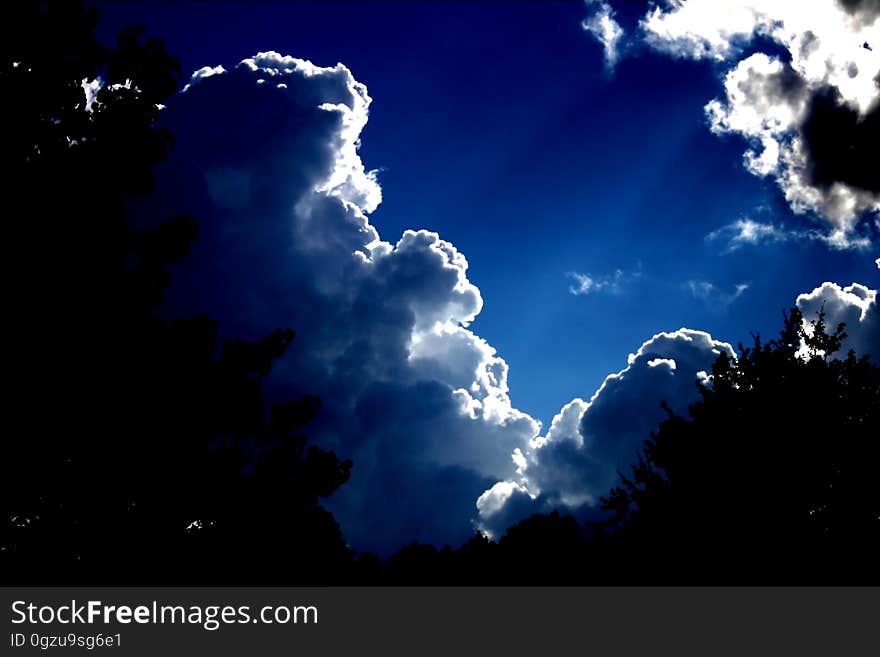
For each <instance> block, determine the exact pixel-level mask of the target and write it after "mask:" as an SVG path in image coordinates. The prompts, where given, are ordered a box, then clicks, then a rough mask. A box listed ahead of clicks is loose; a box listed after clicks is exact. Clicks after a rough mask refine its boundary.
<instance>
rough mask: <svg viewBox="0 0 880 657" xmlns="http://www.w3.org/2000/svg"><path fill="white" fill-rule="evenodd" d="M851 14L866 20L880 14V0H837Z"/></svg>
mask: <svg viewBox="0 0 880 657" xmlns="http://www.w3.org/2000/svg"><path fill="white" fill-rule="evenodd" d="M837 2H839V3H840V5H841V6H842V7H843V8H844V9H845V10H846V11H847V13H849V14H853V15H856V16H858V17H859V18H862V19H864V20H866V21H868V20H872V19H874V18H876V17H877V16H880V0H837Z"/></svg>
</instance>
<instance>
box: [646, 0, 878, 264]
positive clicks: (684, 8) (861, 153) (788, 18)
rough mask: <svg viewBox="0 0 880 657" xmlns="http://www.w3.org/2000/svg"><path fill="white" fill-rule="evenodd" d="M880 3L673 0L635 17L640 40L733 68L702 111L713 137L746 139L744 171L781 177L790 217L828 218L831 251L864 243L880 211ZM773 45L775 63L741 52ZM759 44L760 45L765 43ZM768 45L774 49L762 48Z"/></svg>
mask: <svg viewBox="0 0 880 657" xmlns="http://www.w3.org/2000/svg"><path fill="white" fill-rule="evenodd" d="M876 7H877V4H876V2H847V1H841V2H838V1H835V0H822V1H819V0H817V1H816V2H809V3H794V2H789V1H788V0H763V1H761V2H758V1H757V0H711V1H710V0H686V1H685V0H674V1H672V2H669V3H666V4H665V5H660V4H657V5H653V6H652V7H651V8H650V9H649V10H648V12H647V13H646V14H645V16H644V17H643V18H642V20H641V22H640V31H641V34H642V36H643V39H644V41H645V43H647V44H648V45H649V46H650V47H652V48H654V49H655V50H658V51H660V52H663V53H666V54H668V55H670V56H673V57H676V58H688V59H709V60H713V61H715V62H718V63H720V64H722V65H727V64H730V63H734V66H733V67H732V68H730V69H728V70H727V72H726V74H725V76H724V80H723V86H724V93H723V95H722V97H721V98H717V99H715V100H712V101H710V102H709V103H708V104H707V105H706V108H705V109H706V115H707V117H708V120H709V125H710V128H711V130H712V131H713V132H715V133H716V134H736V135H739V136H741V137H743V138H744V139H745V140H746V142H747V143H748V148H747V150H746V152H745V153H744V156H743V161H744V165H745V167H746V168H747V169H748V170H749V171H750V172H751V173H753V174H754V175H757V176H762V177H769V178H772V179H773V180H775V182H776V183H777V185H778V186H779V188H780V189H781V191H782V193H783V195H784V196H785V199H786V200H787V202H788V204H789V205H790V207H791V208H792V210H793V211H794V212H795V213H798V214H807V215H808V216H815V217H817V218H818V219H819V220H820V221H821V224H820V225H821V226H822V233H824V237H823V239H824V241H825V242H826V243H828V244H829V245H830V246H832V247H835V248H853V247H864V246H865V245H866V244H867V243H868V241H867V239H866V238H865V236H864V235H860V234H859V224H860V222H861V220H862V219H863V218H864V217H865V216H866V214H871V213H876V212H877V211H880V174H878V169H877V167H876V165H875V159H876V155H875V154H876V153H877V152H878V150H880V137H878V123H880V22H878V21H880V12H878V11H877V8H876ZM757 39H762V40H763V42H765V43H767V42H772V43H774V44H775V46H777V47H779V48H781V49H783V50H784V51H785V56H779V54H777V53H776V52H772V50H776V48H775V47H774V48H773V49H771V52H770V53H767V52H763V51H760V52H754V53H752V54H750V55H748V56H745V49H746V48H747V47H749V46H751V45H753V44H755V43H756V40H757ZM759 47H760V46H759ZM762 50H767V48H762Z"/></svg>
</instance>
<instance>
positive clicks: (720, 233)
mask: <svg viewBox="0 0 880 657" xmlns="http://www.w3.org/2000/svg"><path fill="white" fill-rule="evenodd" d="M790 236H791V233H789V232H786V231H785V230H784V229H783V228H781V227H780V226H776V225H774V224H769V223H763V222H760V221H755V220H753V219H748V218H746V219H737V220H736V221H734V222H733V223H730V224H727V225H726V226H722V227H721V228H719V229H717V230H713V231H712V232H711V233H709V234H708V235H706V239H707V240H709V241H715V240H722V241H725V242H726V243H727V246H726V249H725V253H731V252H733V251H736V250H738V249H740V248H742V247H743V246H746V245H750V246H757V245H759V244H767V243H773V242H784V241H787V240H788V239H790Z"/></svg>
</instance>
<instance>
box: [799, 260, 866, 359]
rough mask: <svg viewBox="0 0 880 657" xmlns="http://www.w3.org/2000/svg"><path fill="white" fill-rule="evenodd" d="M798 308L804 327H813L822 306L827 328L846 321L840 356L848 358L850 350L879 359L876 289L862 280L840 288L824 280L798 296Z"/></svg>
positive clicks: (808, 329)
mask: <svg viewBox="0 0 880 657" xmlns="http://www.w3.org/2000/svg"><path fill="white" fill-rule="evenodd" d="M878 267H880V265H878ZM796 303H797V307H798V309H799V310H800V311H801V312H802V313H803V315H804V327H805V328H806V329H807V331H810V330H811V326H810V321H811V320H813V319H815V318H816V314H817V313H818V312H819V310H820V309H823V308H824V310H825V324H826V326H827V330H829V331H833V330H834V329H835V328H837V325H838V324H840V323H841V322H845V323H846V333H847V339H846V340H845V341H844V343H843V345H842V347H841V350H840V352H839V354H838V355H839V356H843V357H845V356H846V354H847V352H848V351H849V350H850V349H853V350H854V351H855V352H856V355H858V356H864V355H870V356H871V357H872V358H873V359H874V360H876V361H878V362H880V312H878V310H877V290H872V289H870V288H868V287H866V286H865V285H861V284H860V283H853V284H852V285H848V286H846V287H843V288H842V287H840V286H839V285H837V284H836V283H830V282H825V283H822V285H820V286H819V287H817V288H816V289H814V290H813V291H812V292H807V293H805V294H801V295H799V296H798V298H797V301H796Z"/></svg>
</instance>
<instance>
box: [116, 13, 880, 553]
mask: <svg viewBox="0 0 880 657" xmlns="http://www.w3.org/2000/svg"><path fill="white" fill-rule="evenodd" d="M611 4H612V6H613V7H614V10H615V11H616V13H615V14H613V16H614V18H615V20H616V21H617V22H618V23H619V24H620V25H621V26H622V28H623V29H624V30H625V33H626V37H625V39H624V41H623V42H622V46H621V49H622V52H623V54H622V56H621V58H620V61H619V62H617V64H616V66H615V67H614V68H613V70H611V69H610V68H609V67H608V66H606V63H605V61H604V58H603V49H602V45H601V44H600V43H599V42H598V40H597V39H595V38H593V36H592V35H591V34H589V33H588V32H587V31H585V30H584V29H583V27H582V25H581V23H582V21H583V20H584V19H585V18H587V17H588V16H590V15H593V13H594V12H595V11H596V10H597V7H601V6H604V3H592V4H590V3H587V4H584V3H581V2H510V3H502V2H479V3H478V2H473V3H470V2H452V3H435V2H411V3H404V2H386V3H354V2H351V3H333V2H320V3H319V2H313V3H283V4H275V3H268V2H267V3H231V2H230V3H181V4H176V3H173V4H172V3H107V4H100V5H99V7H100V9H101V12H102V22H101V25H100V28H99V33H100V34H101V35H102V36H103V37H104V38H105V39H108V40H109V39H110V38H111V35H113V34H115V33H116V32H118V30H119V28H121V27H122V26H124V25H126V24H131V23H143V24H145V25H146V27H147V32H148V34H150V35H155V36H158V37H160V38H162V39H163V40H164V41H165V43H166V46H167V48H168V50H169V52H170V53H172V54H173V55H174V56H176V57H178V58H179V59H180V60H181V62H182V68H183V71H184V77H185V78H188V75H189V72H191V71H194V70H196V69H198V68H200V67H202V66H215V65H218V64H222V65H223V66H224V67H226V68H227V69H231V68H232V67H234V66H235V64H236V63H237V62H239V61H241V60H243V59H245V58H247V57H251V56H253V55H254V54H255V53H257V52H260V51H269V50H273V51H277V52H278V53H281V54H282V55H292V56H294V57H297V58H302V59H306V60H310V61H311V62H313V63H314V64H316V65H317V66H320V67H331V66H333V65H335V64H336V63H337V62H342V63H344V65H345V66H346V67H347V68H348V69H349V70H350V71H351V73H352V75H353V76H354V78H355V79H357V80H358V81H359V82H362V83H363V84H365V85H366V86H367V88H368V90H369V95H370V96H371V97H372V104H371V106H370V108H369V122H368V123H367V124H366V126H365V128H364V129H363V131H362V132H361V134H360V140H361V147H360V151H359V154H360V157H361V159H362V161H363V165H364V167H365V168H366V169H367V170H372V169H378V170H379V173H378V182H379V184H380V185H381V192H382V203H381V205H379V206H378V208H376V209H375V210H374V211H372V212H370V213H369V222H370V224H371V225H372V226H374V227H375V228H376V230H377V231H378V233H379V234H380V235H381V237H382V239H384V240H388V241H390V242H392V243H393V242H395V241H396V240H397V239H398V238H399V236H400V235H401V234H402V233H403V231H404V230H406V229H428V230H430V231H436V232H437V233H439V235H440V237H441V238H443V239H444V240H447V241H448V242H451V243H452V244H454V246H455V248H457V249H458V251H459V252H460V253H462V254H464V256H465V257H466V258H467V261H468V264H469V269H468V271H467V279H468V280H469V281H470V283H472V284H473V285H475V286H476V287H478V288H479V291H480V293H481V296H482V299H483V302H484V305H483V307H482V311H481V312H480V313H479V315H478V317H477V318H476V320H475V321H474V322H473V323H472V324H471V325H470V327H469V328H470V329H471V330H472V331H473V332H474V333H475V334H476V335H478V336H480V337H481V338H483V339H484V340H485V341H487V342H488V343H489V344H490V345H492V346H493V347H494V348H495V349H496V350H497V353H498V355H499V356H500V357H502V358H503V359H504V360H505V361H506V363H507V365H508V366H509V378H508V383H509V386H510V400H511V401H512V404H513V406H514V407H515V408H516V409H519V410H520V411H522V412H524V413H526V414H528V415H530V416H531V417H532V418H535V419H537V420H540V421H541V422H542V423H543V425H544V432H546V430H547V429H548V428H549V426H550V421H551V420H552V419H553V417H554V415H555V414H557V413H558V412H559V411H560V408H561V407H562V406H563V405H564V404H567V403H568V402H569V401H570V400H572V399H574V398H582V399H586V400H589V399H590V397H591V395H592V394H593V393H594V392H595V391H596V390H597V389H598V388H599V386H600V385H601V384H602V382H603V380H605V377H606V376H607V375H609V374H610V373H614V372H617V371H619V370H621V369H623V368H624V367H626V366H627V355H628V354H629V353H631V352H635V351H636V350H637V349H639V346H640V345H642V344H643V343H645V342H646V341H648V340H649V339H651V337H652V336H653V335H654V334H656V333H658V332H660V331H675V330H676V329H679V328H680V327H688V328H690V329H698V330H701V331H706V332H708V333H709V334H711V336H712V337H713V338H714V339H716V340H719V341H727V342H731V343H732V344H734V345H735V344H736V343H737V342H738V341H746V342H747V341H748V340H749V339H750V338H749V336H750V333H751V332H760V333H761V334H762V335H772V334H774V333H775V332H776V331H777V330H778V328H779V327H780V325H781V312H782V310H783V309H785V308H789V307H791V306H792V305H793V304H794V303H795V299H796V297H797V296H798V295H799V294H801V293H805V292H810V291H811V290H814V288H817V287H818V286H820V285H821V284H822V283H823V282H826V281H829V282H835V283H838V284H839V285H841V286H845V285H849V284H850V283H853V282H859V283H862V284H864V285H866V286H868V287H869V288H876V287H877V282H878V270H877V265H875V264H874V259H875V258H877V256H878V250H880V249H878V247H877V239H876V233H877V228H876V227H872V225H871V221H873V217H874V216H876V213H875V214H874V215H872V214H871V212H866V213H863V214H864V216H862V217H861V220H860V223H858V224H857V230H858V232H857V233H853V235H856V234H858V235H867V236H868V240H869V244H867V245H863V246H862V247H861V248H847V249H839V248H832V247H830V246H829V245H828V244H826V243H825V242H823V241H821V240H818V239H807V238H803V237H801V238H798V237H796V236H797V235H803V234H804V233H805V232H806V231H809V230H819V231H821V230H824V228H826V227H827V226H826V225H825V224H824V223H823V218H822V216H821V213H816V212H812V213H810V212H808V213H806V214H795V213H794V212H792V209H791V208H790V207H789V203H788V202H787V201H786V199H785V198H784V196H783V192H782V191H781V189H780V186H779V185H778V184H777V182H776V181H775V180H774V178H773V177H772V176H769V177H759V176H756V175H753V174H752V173H751V172H749V171H748V170H747V169H746V167H745V166H744V164H743V152H744V151H745V150H746V148H747V141H746V139H744V137H743V136H742V134H736V133H735V132H731V133H730V134H724V135H718V134H713V132H712V131H711V130H710V126H709V120H708V119H707V115H706V111H705V110H704V106H705V105H706V104H707V103H708V102H709V101H711V100H712V99H715V98H723V97H724V87H723V81H724V76H725V75H726V74H727V73H728V72H729V71H731V70H732V68H733V67H734V66H735V65H736V64H737V62H738V61H742V60H743V59H745V58H746V57H747V56H748V55H749V54H751V53H756V52H766V53H769V54H771V55H773V56H776V57H779V58H780V59H781V60H782V61H786V57H790V56H787V55H786V48H785V47H784V44H780V43H779V41H778V40H776V41H774V40H773V39H772V38H767V35H766V34H763V36H761V37H760V38H755V39H753V40H752V41H750V42H748V43H746V44H744V45H743V47H742V49H741V50H740V51H739V52H737V53H736V55H732V56H730V57H724V58H721V59H719V58H714V57H706V58H701V59H695V58H694V57H690V56H687V54H686V53H684V52H683V51H682V52H679V53H673V54H670V52H668V51H664V50H663V49H662V48H657V47H649V46H647V45H645V44H644V43H641V42H640V39H639V32H638V26H637V23H638V21H639V19H640V18H641V17H642V16H643V15H644V14H645V11H646V10H647V6H646V5H645V4H643V3H617V4H615V3H613V2H612V3H611ZM617 5H620V6H617ZM866 16H867V18H865V22H866V24H867V23H868V22H869V21H870V20H871V15H870V14H866ZM874 18H876V16H874ZM756 20H757V19H756ZM874 25H875V26H876V22H875V23H874ZM878 45H880V44H878ZM810 84H812V83H810ZM173 110H174V108H173V107H172V111H173ZM205 120H206V121H208V122H210V121H211V120H212V119H211V117H210V116H207V117H205ZM218 121H219V119H218ZM197 218H198V217H197ZM746 220H751V221H753V222H755V223H756V224H761V225H763V226H765V227H766V226H774V227H777V228H779V229H780V231H782V232H781V233H780V234H783V233H784V234H785V235H786V237H784V238H780V239H778V240H775V241H774V240H767V241H765V242H764V243H760V244H744V245H742V246H740V247H739V248H735V249H731V248H730V247H729V240H728V239H727V238H729V234H720V235H719V236H717V237H715V238H714V239H713V238H710V237H708V236H709V235H710V234H712V233H713V232H715V231H722V230H723V229H724V227H725V226H729V225H731V224H733V223H734V222H737V221H740V222H742V221H746ZM870 240H873V242H870ZM575 274H579V275H580V278H578V277H577V276H575ZM585 277H589V279H590V280H591V281H592V283H587V284H586V285H585V286H584V284H583V283H584V281H586V280H587V279H586V278H585ZM579 285H581V286H582V288H583V289H582V290H581V291H584V292H586V293H583V294H575V293H573V290H574V291H577V290H578V286H579ZM294 328H297V326H294ZM695 362H696V361H695ZM651 367H652V368H654V369H657V367H656V366H651ZM648 369H651V368H648ZM701 369H705V368H704V367H702V366H701ZM679 370H680V367H679ZM645 371H648V370H647V369H646V370H645ZM630 378H632V377H630ZM383 381H384V379H383ZM687 385H688V386H691V382H690V381H688V382H687ZM691 387H692V386H691ZM670 394H671V393H670ZM654 402H655V406H656V400H654ZM652 413H653V411H652ZM652 417H653V416H652ZM584 426H585V425H584ZM641 429H642V427H641V425H640V430H641ZM645 437H647V436H645ZM342 444H344V441H343V443H342ZM523 449H524V450H525V449H526V448H525V447H524V448H523ZM548 454H549V452H548ZM527 456H528V454H527ZM365 458H366V457H364V456H362V457H361V460H362V461H363V460H364V459H365ZM528 458H531V457H530V456H528ZM539 460H540V459H539ZM544 462H545V463H546V458H545V460H544ZM355 463H356V467H357V463H358V460H357V458H356V459H355ZM444 464H445V462H444ZM444 467H445V465H444ZM455 467H464V466H461V464H460V463H456V464H455ZM536 467H537V466H534V467H533V470H534V469H535V468H536ZM520 474H521V473H520ZM482 475H483V476H484V478H485V477H488V478H489V479H492V478H493V477H494V478H495V479H499V478H501V479H504V480H505V481H511V482H512V481H515V479H513V478H511V477H512V476H513V475H511V476H510V477H507V478H504V477H500V475H493V474H487V472H483V473H482ZM534 481H537V479H534ZM534 481H533V483H534ZM480 485H483V484H482V483H481V484H480ZM516 485H517V486H522V487H523V489H524V488H525V487H528V484H523V483H522V482H520V483H517V484H516ZM517 490H521V489H517ZM530 490H531V495H530V499H531V500H533V501H534V500H541V499H542V496H543V495H544V493H543V492H539V491H538V490H537V487H533V488H532V489H530ZM573 497H577V495H574V494H573V493H572V494H571V495H569V498H573ZM508 498H510V495H509V491H508V494H507V497H506V498H505V500H507V499H508ZM559 499H567V498H565V495H562V496H561V497H559V496H557V502H556V503H555V504H556V505H557V506H558V505H559V504H560V502H559V501H558V500H559ZM569 506H576V504H574V503H572V504H570V505H569ZM542 508H546V507H542ZM334 512H336V513H337V515H339V516H341V517H343V519H344V518H345V517H346V510H344V509H341V508H338V507H337V508H336V509H334ZM352 513H353V512H352ZM351 522H353V521H351ZM343 527H344V528H345V527H346V522H345V521H343ZM352 531H354V532H355V533H356V530H352ZM426 532H427V533H426V536H427V537H428V540H430V539H431V537H432V536H434V534H431V533H430V532H429V531H427V530H426ZM361 534H363V532H361ZM436 535H437V536H443V533H442V532H440V533H438V534H436ZM449 535H450V536H453V538H452V539H450V540H454V538H457V537H458V534H449ZM436 540H440V539H436ZM370 547H375V546H373V545H371V546H370ZM379 548H381V546H379Z"/></svg>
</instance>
